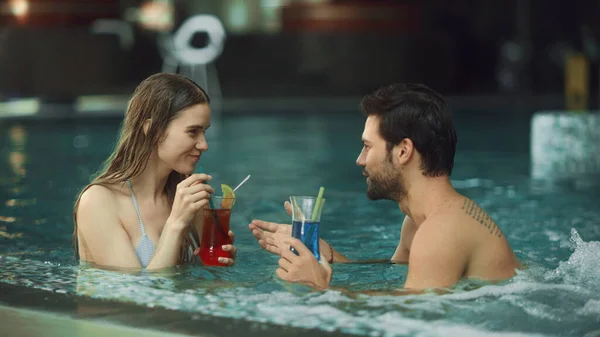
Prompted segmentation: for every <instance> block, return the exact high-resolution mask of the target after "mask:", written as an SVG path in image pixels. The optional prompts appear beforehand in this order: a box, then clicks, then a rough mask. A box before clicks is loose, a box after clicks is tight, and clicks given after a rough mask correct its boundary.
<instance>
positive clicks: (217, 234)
mask: <svg viewBox="0 0 600 337" xmlns="http://www.w3.org/2000/svg"><path fill="white" fill-rule="evenodd" d="M202 215H203V218H204V221H203V224H202V239H201V241H200V260H202V263H204V264H205V265H207V266H227V264H224V263H221V262H219V258H220V257H227V258H231V254H230V252H225V251H223V248H222V246H223V245H230V244H231V238H230V237H229V234H228V233H229V218H230V216H231V209H214V210H213V209H209V208H205V209H204V212H203V214H202ZM215 217H216V218H217V219H218V221H219V224H218V225H217V224H216V223H215ZM219 225H220V226H221V229H222V230H220V229H219V228H218V227H217V226H219Z"/></svg>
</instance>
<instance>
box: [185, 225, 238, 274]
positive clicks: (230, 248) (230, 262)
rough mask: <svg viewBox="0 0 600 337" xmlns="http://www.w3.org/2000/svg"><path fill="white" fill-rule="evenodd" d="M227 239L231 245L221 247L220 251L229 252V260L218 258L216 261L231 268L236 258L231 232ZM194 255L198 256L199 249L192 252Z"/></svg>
mask: <svg viewBox="0 0 600 337" xmlns="http://www.w3.org/2000/svg"><path fill="white" fill-rule="evenodd" d="M228 234H229V238H230V239H231V244H228V245H223V246H222V249H223V251H224V252H229V255H230V256H231V258H227V257H220V258H219V259H218V260H219V262H220V263H223V264H226V265H228V266H233V265H234V264H235V257H236V256H237V248H236V247H235V246H234V245H233V243H234V241H235V235H234V234H233V232H232V231H229V233H228ZM194 255H196V256H200V247H198V248H196V249H195V250H194Z"/></svg>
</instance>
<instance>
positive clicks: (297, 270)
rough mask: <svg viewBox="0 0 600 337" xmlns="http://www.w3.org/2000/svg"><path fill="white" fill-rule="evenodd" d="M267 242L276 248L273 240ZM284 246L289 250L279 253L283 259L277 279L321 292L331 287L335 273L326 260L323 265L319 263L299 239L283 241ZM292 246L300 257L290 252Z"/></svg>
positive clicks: (322, 261)
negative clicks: (332, 276)
mask: <svg viewBox="0 0 600 337" xmlns="http://www.w3.org/2000/svg"><path fill="white" fill-rule="evenodd" d="M267 241H269V242H268V244H270V245H272V246H275V245H273V244H272V243H271V241H273V239H268V240H267ZM283 244H284V245H286V246H287V247H288V248H287V249H281V250H280V251H279V254H280V256H281V258H280V259H279V268H277V270H276V271H275V274H277V277H279V278H280V279H282V280H284V281H287V282H293V283H301V284H304V285H307V286H309V287H312V288H315V289H319V290H322V289H326V288H328V287H329V282H331V275H332V274H333V271H332V270H331V266H330V265H329V263H328V262H327V260H326V259H321V263H319V261H317V259H316V258H315V256H314V255H313V253H312V252H311V251H310V250H309V249H308V248H306V246H305V245H304V244H303V243H302V241H300V240H298V239H295V238H288V239H286V240H284V241H283ZM290 246H291V247H293V248H294V249H296V251H297V252H298V255H296V254H294V253H292V251H290V249H289V247H290Z"/></svg>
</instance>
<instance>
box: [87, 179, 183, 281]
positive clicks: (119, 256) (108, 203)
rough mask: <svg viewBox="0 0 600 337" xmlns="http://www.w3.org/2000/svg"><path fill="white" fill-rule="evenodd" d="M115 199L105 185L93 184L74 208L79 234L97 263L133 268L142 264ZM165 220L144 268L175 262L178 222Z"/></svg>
mask: <svg viewBox="0 0 600 337" xmlns="http://www.w3.org/2000/svg"><path fill="white" fill-rule="evenodd" d="M117 209H118V207H117V203H116V201H115V197H114V194H113V192H112V191H111V190H110V189H108V188H107V187H104V186H100V185H95V186H92V187H90V188H89V189H88V190H87V191H85V192H84V194H83V195H82V196H81V200H80V203H79V208H78V210H77V228H78V236H79V237H81V238H83V239H84V241H85V243H86V248H87V251H86V252H87V253H88V254H89V255H91V256H89V257H87V258H88V259H89V260H91V262H93V263H94V264H95V265H98V266H106V267H116V268H128V269H129V268H136V269H141V268H142V266H141V264H140V261H139V259H138V257H137V255H136V253H135V248H134V247H133V245H132V244H131V240H130V238H129V234H127V232H126V231H125V228H123V225H122V224H121V221H120V220H119V217H118V215H117ZM174 225H175V224H169V223H167V224H165V226H164V228H163V231H162V233H161V235H160V239H159V240H158V243H157V244H156V249H155V251H154V256H153V257H152V260H151V261H150V263H149V264H148V266H146V269H161V268H165V267H170V266H173V265H175V264H177V258H178V256H179V247H180V245H181V230H180V229H178V228H180V227H181V226H174Z"/></svg>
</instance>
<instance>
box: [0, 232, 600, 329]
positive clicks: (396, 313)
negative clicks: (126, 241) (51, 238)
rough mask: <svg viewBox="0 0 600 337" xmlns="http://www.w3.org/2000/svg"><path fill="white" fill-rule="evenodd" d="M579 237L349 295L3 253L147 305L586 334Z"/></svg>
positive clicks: (589, 311)
mask: <svg viewBox="0 0 600 337" xmlns="http://www.w3.org/2000/svg"><path fill="white" fill-rule="evenodd" d="M570 242H571V248H572V249H573V252H572V254H571V255H570V257H569V258H568V260H566V261H561V262H560V263H559V266H558V267H557V268H555V269H545V268H543V267H541V266H537V265H533V266H529V267H528V268H527V269H525V270H521V271H519V272H518V274H517V275H516V276H515V277H514V278H513V279H511V280H509V281H506V282H504V283H503V284H486V283H482V282H477V281H464V282H462V283H461V284H459V285H458V286H457V287H456V288H455V289H454V290H453V291H452V292H450V293H447V294H443V295H436V294H425V295H406V296H368V295H360V296H358V297H355V296H352V297H348V296H346V295H345V294H343V293H341V292H339V291H333V290H329V291H325V292H311V291H307V290H304V291H303V290H302V289H301V288H294V287H293V286H289V285H287V284H286V283H284V282H281V281H279V280H277V279H276V278H275V277H273V275H270V276H268V277H267V282H262V283H261V284H249V285H247V286H244V285H242V284H239V283H235V282H229V281H226V280H222V278H219V280H215V278H214V275H212V276H211V275H210V272H207V271H203V272H202V273H203V274H202V275H204V280H201V279H199V278H198V270H196V269H195V268H192V269H185V268H183V269H179V270H176V271H174V272H173V273H172V274H171V275H153V274H144V275H130V274H124V273H118V272H114V271H106V270H100V269H95V268H89V267H85V268H79V267H73V266H62V265H57V264H52V263H44V262H40V261H35V260H27V259H19V258H16V257H1V258H0V267H1V268H0V270H1V271H0V279H1V280H3V281H4V282H7V283H13V284H22V285H26V286H29V287H35V288H40V289H45V290H48V291H56V292H61V293H73V294H77V295H79V296H89V297H93V298H102V299H113V300H117V301H123V302H132V303H137V304H139V305H143V306H147V307H155V306H156V307H164V308H169V309H175V310H183V311H189V312H198V313H203V314H208V315H216V316H221V317H232V318H244V319H247V320H251V321H256V322H271V323H275V324H281V325H292V326H299V327H305V328H317V329H324V330H341V331H346V332H350V333H358V334H366V335H372V336H439V335H461V336H480V335H486V334H490V333H494V335H498V336H541V335H546V336H552V335H562V333H559V331H570V332H572V333H575V332H577V333H580V334H585V333H590V332H593V330H592V328H593V326H600V318H599V317H600V295H599V294H598V292H597V289H598V286H599V285H600V283H599V282H600V281H599V280H600V268H599V265H598V263H597V257H598V256H600V242H593V241H592V242H585V241H584V240H583V239H582V238H581V237H580V236H579V234H578V233H577V231H576V230H574V229H573V230H572V231H571V237H570ZM191 274H193V279H194V282H193V284H194V286H191V283H190V281H191ZM507 322H511V324H509V325H507Z"/></svg>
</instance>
